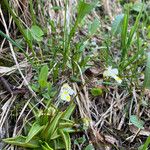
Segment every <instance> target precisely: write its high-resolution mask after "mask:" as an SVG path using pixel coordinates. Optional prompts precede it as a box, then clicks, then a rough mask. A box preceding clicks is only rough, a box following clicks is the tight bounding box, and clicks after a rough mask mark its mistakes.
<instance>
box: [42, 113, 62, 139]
mask: <svg viewBox="0 0 150 150" xmlns="http://www.w3.org/2000/svg"><path fill="white" fill-rule="evenodd" d="M61 116H62V112H58V113H57V114H56V115H55V116H54V118H53V119H52V121H51V122H49V123H48V124H47V126H46V127H45V130H44V131H43V133H42V135H43V137H44V138H45V139H46V140H50V139H51V138H52V135H53V134H54V132H55V130H56V128H57V126H58V124H59V120H60V118H61Z"/></svg>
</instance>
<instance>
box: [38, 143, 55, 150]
mask: <svg viewBox="0 0 150 150" xmlns="http://www.w3.org/2000/svg"><path fill="white" fill-rule="evenodd" d="M41 147H42V150H54V149H53V148H51V147H50V146H49V145H48V143H46V142H43V143H42V144H41Z"/></svg>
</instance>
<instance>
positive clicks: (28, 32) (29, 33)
mask: <svg viewBox="0 0 150 150" xmlns="http://www.w3.org/2000/svg"><path fill="white" fill-rule="evenodd" d="M24 32H25V35H26V37H27V38H28V40H29V41H32V40H33V37H32V34H31V31H30V29H26V30H25V31H24Z"/></svg>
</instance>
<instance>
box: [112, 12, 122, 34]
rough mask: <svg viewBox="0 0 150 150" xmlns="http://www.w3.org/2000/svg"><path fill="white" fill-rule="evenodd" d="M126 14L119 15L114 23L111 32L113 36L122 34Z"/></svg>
mask: <svg viewBox="0 0 150 150" xmlns="http://www.w3.org/2000/svg"><path fill="white" fill-rule="evenodd" d="M123 18H124V14H120V15H117V16H116V17H115V20H114V21H113V23H112V27H111V32H112V34H113V35H117V34H119V33H121V28H122V22H123Z"/></svg>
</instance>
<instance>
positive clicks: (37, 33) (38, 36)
mask: <svg viewBox="0 0 150 150" xmlns="http://www.w3.org/2000/svg"><path fill="white" fill-rule="evenodd" d="M31 35H32V37H33V38H34V39H35V40H37V41H42V40H43V37H42V36H43V35H44V32H43V31H42V29H41V28H40V27H39V26H37V25H33V26H32V27H31Z"/></svg>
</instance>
